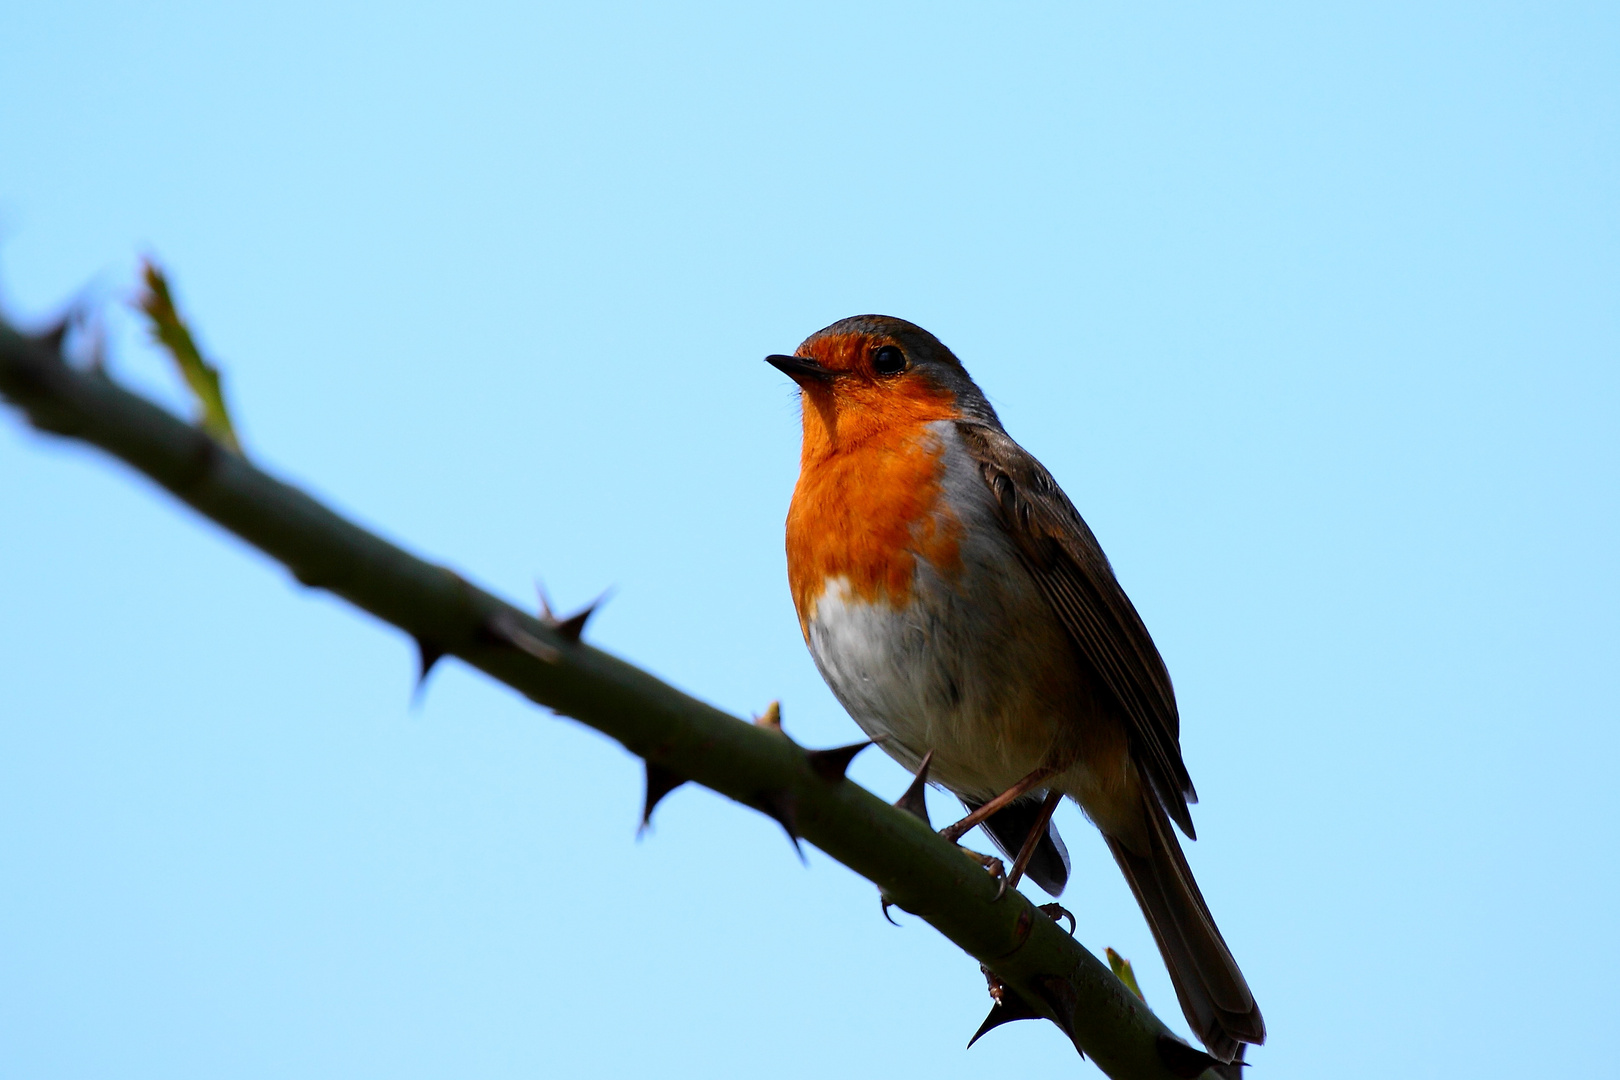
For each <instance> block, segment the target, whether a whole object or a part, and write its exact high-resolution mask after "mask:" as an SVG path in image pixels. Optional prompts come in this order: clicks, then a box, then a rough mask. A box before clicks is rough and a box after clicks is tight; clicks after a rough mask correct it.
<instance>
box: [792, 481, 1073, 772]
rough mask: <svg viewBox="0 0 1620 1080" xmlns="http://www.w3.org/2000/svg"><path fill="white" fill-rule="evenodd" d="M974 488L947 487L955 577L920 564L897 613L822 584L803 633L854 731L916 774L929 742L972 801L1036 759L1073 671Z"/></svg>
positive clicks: (1060, 637) (1053, 728) (1061, 639)
mask: <svg viewBox="0 0 1620 1080" xmlns="http://www.w3.org/2000/svg"><path fill="white" fill-rule="evenodd" d="M957 475H961V473H960V472H958V473H957ZM968 479H969V480H971V481H973V482H975V483H978V484H979V485H980V486H981V487H982V484H983V482H982V481H981V480H979V479H978V477H977V476H976V475H972V474H970V475H969V476H968ZM976 494H977V493H976V492H974V491H973V490H972V489H971V488H969V489H968V490H967V491H966V492H962V491H954V492H953V491H951V490H950V488H949V485H948V487H947V496H948V497H950V496H955V497H954V498H951V499H950V502H951V506H952V510H953V511H954V512H955V513H956V515H957V517H958V519H959V520H960V521H961V522H962V524H963V526H964V529H963V539H962V546H961V551H962V568H961V571H960V573H959V574H958V575H957V576H956V578H955V579H954V580H952V581H947V580H945V579H944V578H942V577H941V576H940V575H939V574H938V573H937V572H935V571H934V570H933V569H932V568H931V567H929V566H927V565H925V564H921V563H920V562H919V566H918V569H917V572H916V575H915V577H914V580H913V587H912V597H911V601H910V603H909V605H907V606H905V607H903V608H897V607H895V606H892V605H891V604H889V603H884V602H878V603H869V602H866V601H864V600H863V599H861V598H859V597H857V596H855V595H854V594H853V592H852V590H851V589H850V586H849V583H848V582H847V581H846V580H845V579H843V578H830V579H829V580H828V581H827V582H826V583H825V585H824V587H823V590H822V593H821V595H820V596H819V597H818V598H817V599H816V601H815V603H814V606H813V608H812V611H813V615H812V616H811V619H810V621H809V627H808V629H809V644H810V652H811V655H813V656H814V657H815V661H816V666H817V667H818V668H820V670H821V674H822V677H823V678H825V679H826V680H827V684H828V685H829V686H830V687H831V688H832V691H833V693H834V694H835V695H836V696H837V697H838V700H839V701H840V702H842V703H843V706H844V708H846V709H847V710H849V714H850V715H851V716H852V717H854V719H855V722H856V723H857V724H859V725H860V726H861V728H862V730H864V731H865V732H866V733H867V734H868V735H871V736H874V737H876V736H880V735H881V736H884V737H885V741H884V742H883V743H882V746H883V748H884V749H885V750H886V751H888V753H889V754H890V755H891V756H893V757H894V758H895V759H896V760H898V761H899V762H900V763H901V764H902V765H904V766H906V767H907V768H908V769H911V770H913V771H915V770H916V768H917V766H918V764H919V763H920V762H921V760H922V757H923V755H924V754H926V753H927V752H928V751H930V750H932V751H933V752H934V761H933V765H932V777H933V779H935V780H937V781H938V782H939V783H941V784H943V785H944V786H946V787H947V788H949V789H951V790H952V791H954V792H956V793H957V794H959V795H964V796H967V797H969V798H974V799H978V800H981V801H982V800H985V799H989V798H991V797H993V796H995V795H998V794H1000V793H1001V792H1002V791H1004V790H1006V789H1007V788H1008V787H1010V786H1012V784H1013V783H1015V782H1016V781H1017V780H1019V779H1020V778H1022V777H1023V776H1025V775H1026V774H1028V773H1029V772H1031V771H1032V770H1034V769H1035V768H1036V767H1038V766H1039V765H1041V764H1042V763H1043V761H1044V759H1045V758H1046V756H1047V754H1048V753H1049V751H1050V750H1051V749H1052V748H1053V745H1054V743H1055V741H1056V740H1057V739H1058V738H1059V735H1060V733H1061V732H1062V730H1063V728H1064V726H1065V725H1064V721H1063V719H1062V718H1063V717H1065V716H1066V715H1068V716H1072V715H1073V708H1074V700H1073V695H1074V692H1075V689H1076V688H1075V681H1076V672H1075V671H1074V670H1073V668H1074V665H1073V653H1072V651H1071V647H1070V646H1069V644H1068V641H1067V639H1066V637H1065V636H1064V632H1063V629H1062V627H1061V626H1060V625H1059V624H1058V622H1057V619H1056V617H1055V616H1054V615H1053V614H1052V613H1051V610H1050V608H1048V606H1047V604H1046V601H1045V599H1044V598H1043V597H1042V596H1041V595H1040V594H1039V592H1038V591H1037V588H1036V585H1035V582H1034V580H1033V579H1031V578H1030V576H1029V575H1028V573H1027V572H1025V571H1024V569H1023V567H1022V566H1021V565H1020V564H1019V563H1018V560H1017V557H1016V555H1015V553H1014V552H1013V550H1012V547H1011V542H1010V541H1009V540H1008V539H1006V538H1005V536H1004V535H1003V534H1002V533H1001V532H1000V529H999V526H997V525H996V524H995V523H994V522H993V521H991V520H987V516H988V515H990V514H993V513H994V509H993V507H992V506H990V505H989V501H988V491H987V490H985V492H984V496H983V498H982V499H979V498H976V497H975V496H976ZM1063 699H1067V700H1063Z"/></svg>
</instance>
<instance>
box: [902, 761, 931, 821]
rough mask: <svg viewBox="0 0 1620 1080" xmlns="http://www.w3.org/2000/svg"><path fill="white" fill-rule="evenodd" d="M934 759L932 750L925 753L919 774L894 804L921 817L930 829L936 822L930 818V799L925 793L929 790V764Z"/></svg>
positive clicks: (914, 815)
mask: <svg viewBox="0 0 1620 1080" xmlns="http://www.w3.org/2000/svg"><path fill="white" fill-rule="evenodd" d="M933 760H934V752H933V751H932V750H930V751H928V753H926V754H924V755H923V759H922V764H921V765H919V766H917V775H916V777H914V778H913V779H912V781H911V786H910V787H908V788H906V793H905V794H904V795H902V796H900V798H899V799H898V800H896V802H895V804H894V805H896V806H898V807H899V808H900V809H902V810H904V811H905V812H906V813H908V814H910V815H911V816H912V817H915V818H919V819H921V821H922V823H923V824H924V825H927V826H928V827H929V828H930V829H932V828H933V827H934V823H933V822H931V821H929V820H928V800H927V798H926V797H925V795H924V793H925V792H926V791H927V790H928V765H929V763H930V762H932V761H933Z"/></svg>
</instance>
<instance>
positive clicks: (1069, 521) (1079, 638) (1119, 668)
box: [957, 421, 1198, 838]
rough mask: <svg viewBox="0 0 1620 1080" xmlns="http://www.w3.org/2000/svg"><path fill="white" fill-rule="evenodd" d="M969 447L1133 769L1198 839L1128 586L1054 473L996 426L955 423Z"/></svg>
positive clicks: (1155, 657) (1161, 690)
mask: <svg viewBox="0 0 1620 1080" xmlns="http://www.w3.org/2000/svg"><path fill="white" fill-rule="evenodd" d="M957 429H958V430H959V431H960V432H961V435H962V441H963V443H964V444H965V446H966V448H967V451H968V453H969V454H970V455H972V457H973V458H974V459H975V460H976V461H977V462H978V463H979V467H980V469H981V470H982V471H983V473H984V479H985V482H986V483H987V484H989V485H990V490H991V492H992V493H994V495H995V497H996V502H997V504H998V505H999V506H1000V508H1001V518H1002V523H1003V524H1004V525H1005V526H1006V528H1007V532H1008V533H1009V534H1010V535H1011V536H1012V537H1013V539H1014V541H1015V542H1016V543H1017V545H1018V551H1019V554H1020V556H1021V557H1022V559H1023V562H1024V565H1025V567H1027V568H1028V570H1029V572H1030V573H1031V574H1033V575H1034V577H1035V581H1036V582H1037V584H1038V585H1039V586H1040V589H1041V592H1042V594H1043V595H1045V597H1046V601H1047V603H1049V604H1051V605H1052V610H1053V611H1055V612H1056V613H1057V616H1058V618H1059V620H1061V621H1062V623H1063V626H1064V628H1065V629H1066V630H1067V631H1068V632H1069V638H1070V639H1071V640H1072V641H1073V642H1074V644H1075V647H1076V649H1077V650H1078V652H1079V654H1080V656H1081V658H1082V659H1083V660H1084V662H1085V663H1087V664H1089V665H1090V666H1091V668H1092V669H1093V671H1094V672H1095V674H1096V675H1097V677H1098V679H1099V680H1100V681H1101V683H1102V685H1104V686H1106V687H1107V688H1108V690H1109V691H1110V692H1111V693H1112V694H1113V697H1114V699H1115V701H1116V702H1117V703H1118V704H1119V708H1120V711H1121V713H1123V715H1124V716H1125V718H1126V720H1127V722H1128V724H1129V728H1130V733H1131V745H1132V749H1133V751H1134V756H1135V759H1136V765H1137V768H1138V769H1140V770H1141V771H1142V772H1143V774H1145V776H1146V777H1147V779H1148V781H1149V783H1151V784H1152V785H1153V790H1154V792H1155V793H1156V794H1157V795H1158V797H1159V802H1160V803H1161V804H1162V805H1163V806H1164V809H1165V811H1166V812H1167V813H1168V814H1169V815H1170V818H1171V820H1173V821H1174V822H1175V823H1176V824H1177V825H1179V826H1180V827H1181V831H1182V832H1184V833H1186V834H1187V836H1188V837H1190V838H1196V834H1195V833H1194V831H1193V823H1192V815H1191V814H1190V813H1188V811H1187V804H1188V803H1189V802H1197V801H1198V794H1197V792H1195V791H1194V790H1193V785H1192V778H1191V777H1189V776H1188V775H1187V766H1186V765H1185V764H1183V763H1182V760H1181V737H1180V736H1181V721H1180V719H1179V717H1178V716H1177V714H1176V695H1175V691H1174V690H1173V689H1172V688H1171V686H1170V673H1169V672H1168V671H1166V670H1165V667H1164V661H1163V660H1162V659H1161V658H1160V657H1159V650H1158V649H1157V648H1155V647H1154V645H1153V639H1152V638H1151V637H1149V636H1148V632H1147V627H1146V626H1144V625H1142V617H1141V616H1140V615H1138V614H1137V613H1136V608H1135V606H1134V605H1132V604H1131V601H1130V598H1129V597H1127V596H1126V595H1125V590H1124V589H1122V588H1120V586H1119V582H1118V581H1117V580H1115V578H1114V571H1113V569H1112V568H1111V567H1110V566H1109V565H1108V559H1107V557H1105V556H1104V555H1103V552H1102V547H1101V546H1100V545H1099V544H1098V543H1097V538H1096V537H1095V536H1093V535H1092V534H1091V529H1090V528H1088V527H1087V526H1086V523H1085V521H1084V520H1083V519H1082V518H1081V517H1080V513H1079V511H1077V510H1075V508H1074V504H1073V503H1071V502H1069V499H1068V496H1066V495H1064V494H1063V489H1062V488H1060V487H1058V485H1057V481H1056V480H1054V479H1052V474H1051V473H1049V472H1047V471H1046V469H1045V468H1044V467H1042V465H1041V463H1040V462H1038V461H1036V460H1035V458H1034V457H1033V456H1031V455H1030V453H1029V452H1028V451H1027V450H1025V449H1024V448H1023V447H1021V446H1019V445H1018V444H1017V443H1015V442H1013V441H1012V439H1010V438H1008V437H1007V434H1006V433H1005V432H1003V431H1001V430H1000V429H999V428H996V427H991V426H988V425H985V424H978V423H973V422H971V421H961V422H959V423H958V424H957Z"/></svg>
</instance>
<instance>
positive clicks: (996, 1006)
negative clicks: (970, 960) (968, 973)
mask: <svg viewBox="0 0 1620 1080" xmlns="http://www.w3.org/2000/svg"><path fill="white" fill-rule="evenodd" d="M979 970H980V971H982V972H984V979H985V982H987V983H989V984H990V998H991V1001H992V1002H993V1004H992V1005H991V1006H990V1015H989V1016H986V1017H985V1018H984V1023H982V1024H980V1025H979V1030H978V1031H975V1032H974V1033H973V1038H971V1039H969V1040H968V1047H969V1048H970V1049H971V1048H972V1046H973V1044H974V1043H976V1042H978V1041H979V1040H980V1039H982V1038H983V1037H984V1036H985V1035H987V1034H988V1033H989V1032H991V1031H994V1030H995V1029H996V1028H998V1027H1000V1026H1001V1025H1002V1024H1010V1023H1012V1022H1013V1021H1014V1020H1039V1019H1040V1018H1041V1014H1040V1013H1038V1012H1036V1011H1035V1007H1034V1006H1032V1005H1031V1004H1030V1003H1029V1002H1028V1001H1026V1000H1024V998H1023V996H1022V995H1021V994H1019V993H1018V991H1016V990H1014V989H1013V988H1012V987H1010V986H1008V985H1007V984H1006V983H1004V982H1002V981H1001V979H1000V977H998V976H997V975H996V973H995V972H993V971H991V970H990V969H989V968H987V967H985V966H984V965H983V964H981V965H979Z"/></svg>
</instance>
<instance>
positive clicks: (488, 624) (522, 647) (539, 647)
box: [480, 610, 562, 664]
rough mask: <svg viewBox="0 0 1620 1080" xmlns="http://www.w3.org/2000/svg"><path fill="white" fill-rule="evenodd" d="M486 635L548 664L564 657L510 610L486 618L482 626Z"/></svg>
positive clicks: (496, 642)
mask: <svg viewBox="0 0 1620 1080" xmlns="http://www.w3.org/2000/svg"><path fill="white" fill-rule="evenodd" d="M480 630H481V631H482V632H483V635H484V637H485V638H486V639H487V640H489V641H492V642H494V643H495V644H497V645H505V646H508V647H510V648H513V649H516V650H517V651H518V652H521V653H527V654H529V655H530V656H532V657H534V658H535V659H536V660H544V661H545V662H546V663H548V664H555V663H556V662H557V661H559V660H561V659H562V654H561V653H559V652H558V651H557V650H556V649H554V648H552V647H551V646H550V645H547V644H546V643H545V642H543V641H541V640H540V639H539V638H537V637H535V636H534V635H533V634H531V633H529V631H528V630H527V629H525V628H524V626H523V624H522V623H521V622H519V621H518V618H517V616H516V615H515V614H513V613H512V612H510V611H506V610H500V611H496V612H495V613H494V614H493V615H490V616H489V618H487V619H486V620H484V625H483V626H482V627H480Z"/></svg>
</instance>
